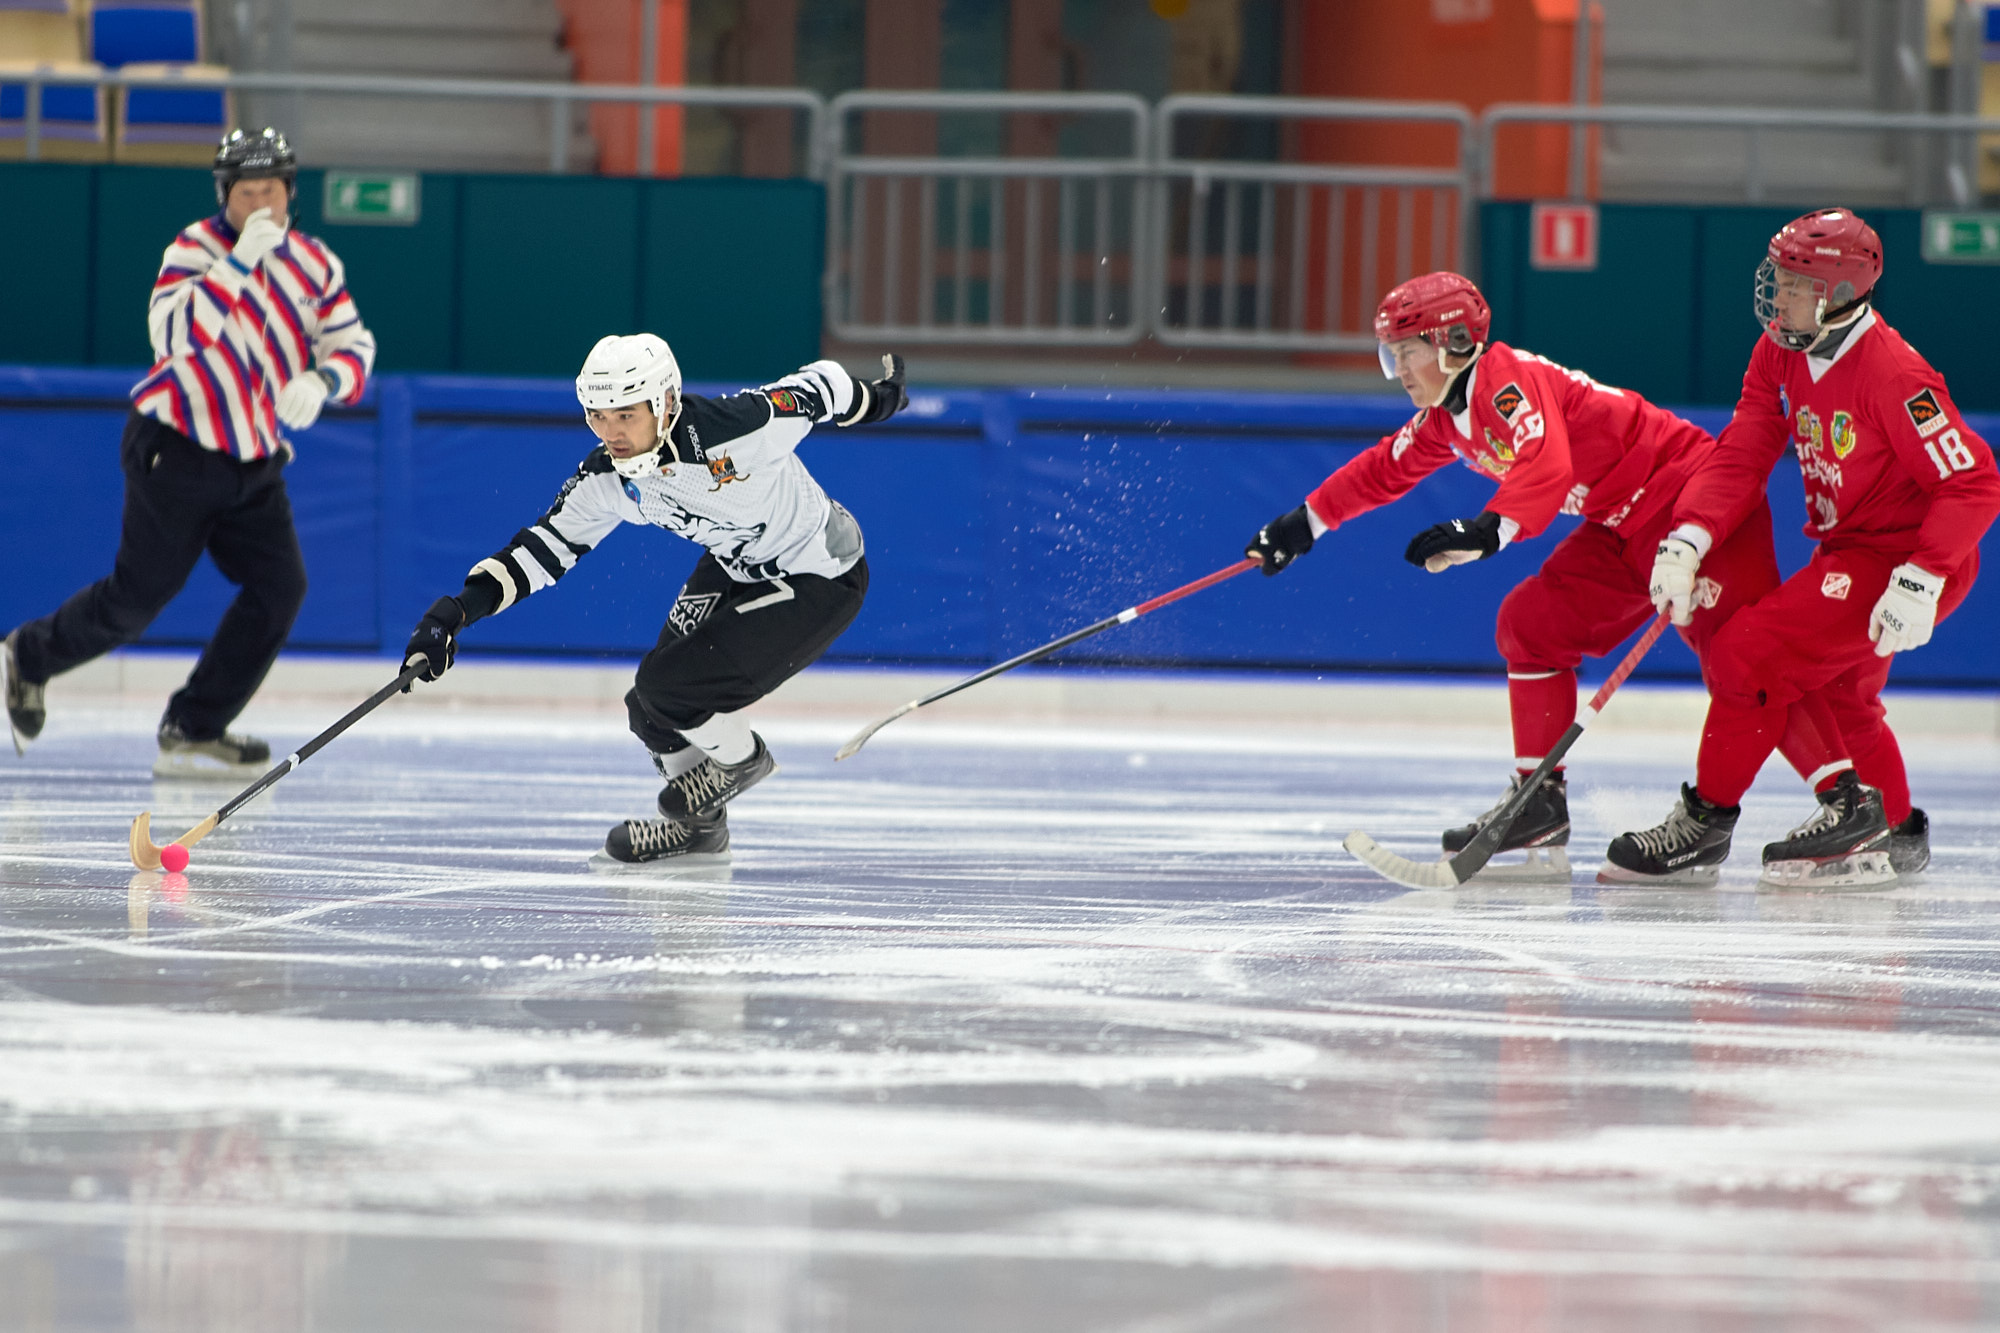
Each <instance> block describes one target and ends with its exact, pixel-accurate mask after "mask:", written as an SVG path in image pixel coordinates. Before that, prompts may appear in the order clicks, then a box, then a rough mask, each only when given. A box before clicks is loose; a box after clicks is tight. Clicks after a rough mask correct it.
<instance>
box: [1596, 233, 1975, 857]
mask: <svg viewBox="0 0 2000 1333" xmlns="http://www.w3.org/2000/svg"><path fill="white" fill-rule="evenodd" d="M1881 276H1882V243H1881V241H1880V240H1878V239H1877V237H1876V235H1875V232H1874V231H1873V229H1871V228H1870V227H1869V226H1868V224H1867V223H1865V222H1863V221H1862V220H1861V219H1860V218H1858V217H1856V216H1854V214H1853V213H1851V212H1849V211H1848V210H1846V209H1844V208H1832V209H1826V210H1823V211H1821V212H1816V213H1808V214H1807V215H1805V216H1804V217H1802V218H1799V219H1798V220H1797V221H1795V222H1792V223H1790V224H1788V225H1787V226H1786V227H1785V228H1784V229H1783V230H1781V231H1780V232H1779V233H1778V234H1777V235H1776V236H1774V237H1773V238H1772V239H1771V244H1770V248H1769V251H1768V253H1767V254H1766V257H1765V259H1764V262H1763V264H1762V265H1761V266H1760V267H1759V268H1758V270H1757V289H1756V311H1757V322H1758V323H1759V324H1760V325H1762V326H1763V329H1764V335H1765V336H1764V337H1763V338H1761V339H1759V340H1758V343H1757V349H1756V351H1754V352H1752V353H1751V355H1750V368H1749V370H1748V371H1747V372H1746V373H1745V374H1744V376H1743V396H1742V398H1741V399H1740V400H1738V402H1737V404H1736V415H1735V418H1734V419H1733V420H1732V421H1731V422H1730V423H1729V425H1728V427H1727V428H1726V429H1725V430H1724V431H1723V432H1722V437H1721V440H1720V441H1719V442H1718V444H1717V447H1716V449H1715V452H1714V454H1713V455H1712V456H1711V457H1710V458H1709V460H1708V462H1707V463H1706V465H1705V466H1704V467H1703V468H1702V470H1701V471H1700V472H1699V473H1697V474H1696V476H1695V478H1694V479H1693V480H1692V481H1691V482H1690V483H1689V484H1688V485H1687V487H1686V488H1685V489H1683V490H1682V492H1681V495H1680V499H1679V501H1678V502H1677V503H1676V504H1675V505H1674V520H1673V528H1672V531H1671V532H1670V533H1669V535H1668V537H1667V539H1666V540H1665V541H1664V542H1662V543H1661V545H1660V550H1659V555H1658V558H1657V561H1656V562H1655V565H1654V568H1653V579H1652V594H1653V598H1654V601H1655V603H1656V604H1657V605H1658V606H1659V607H1660V609H1662V610H1671V611H1672V613H1673V615H1674V617H1675V618H1676V620H1679V619H1681V618H1682V617H1684V616H1685V615H1686V614H1687V612H1688V610H1689V608H1690V606H1691V605H1693V604H1697V603H1698V602H1699V600H1700V599H1699V596H1698V595H1695V594H1692V593H1691V591H1690V590H1691V589H1693V588H1696V587H1698V586H1699V578H1700V575H1701V573H1702V572H1705V571H1706V570H1707V569H1708V567H1709V561H1710V560H1712V559H1713V558H1714V557H1713V555H1712V554H1711V550H1712V549H1714V550H1719V549H1720V548H1719V547H1715V548H1711V542H1712V540H1713V535H1714V534H1716V533H1724V532H1729V531H1731V530H1732V529H1733V528H1734V526H1735V525H1736V523H1737V522H1738V521H1739V520H1740V519H1741V517H1742V515H1744V514H1745V513H1747V512H1750V511H1752V510H1754V509H1755V508H1756V507H1757V506H1759V505H1760V504H1762V503H1763V497H1764V487H1765V483H1766V481H1767V479H1768V478H1769V476H1770V473H1771V468H1772V466H1773V465H1774V464H1775V463H1776V462H1777V460H1778V455H1779V454H1781V453H1783V452H1784V450H1785V446H1786V442H1787V436H1788V435H1789V437H1790V440H1791V442H1792V443H1793V445H1794V447H1795V448H1796V450H1797V454H1798V460H1799V469H1800V471H1801V472H1803V473H1804V475H1805V494H1806V511H1807V521H1806V529H1805V530H1806V534H1807V535H1808V536H1811V537H1816V538H1818V539H1819V548H1818V550H1817V551H1816V552H1815V553H1814V555H1813V558H1812V561H1811V562H1810V563H1809V564H1807V565H1806V567H1805V568H1804V569H1802V570H1800V571H1799V572H1798V573H1797V574H1794V575H1793V576H1792V577H1791V578H1789V579H1787V580H1786V581H1785V582H1784V584H1783V585H1782V586H1780V587H1779V588H1777V589H1775V590H1774V591H1772V592H1771V593H1770V594H1769V595H1767V596H1765V597H1763V598H1762V599H1760V600H1759V601H1758V602H1757V603H1756V604H1755V605H1753V606H1749V607H1746V608H1745V609H1744V610H1743V611H1741V612H1740V613H1738V614H1737V616H1736V617H1735V618H1734V619H1732V620H1731V621H1730V622H1729V624H1728V625H1727V626H1726V627H1725V628H1724V629H1723V631H1722V632H1721V633H1720V634H1719V635H1717V636H1716V639H1715V642H1714V644H1713V646H1712V647H1711V649H1710V651H1709V655H1708V660H1707V663H1706V675H1707V678H1708V687H1709V705H1708V721H1707V723H1706V725H1705V726H1704V727H1703V729H1702V737H1701V750H1700V755H1699V758H1698V760H1697V761H1696V767H1695V781H1694V785H1692V786H1684V787H1683V788H1682V789H1681V800H1680V803H1679V804H1678V805H1676V806H1675V807H1674V811H1673V813H1672V814H1671V815H1669V816H1668V817H1667V819H1666V821H1665V822H1664V823H1662V824H1660V825H1659V826H1657V827H1655V828H1652V829H1648V830H1646V831H1644V832H1640V833H1626V834H1622V835H1620V836H1619V837H1618V838H1617V839H1616V840H1615V841H1613V842H1612V844H1611V849H1610V851H1609V853H1608V857H1607V860H1606V862H1605V866H1604V869H1603V870H1602V871H1601V872H1600V874H1599V878H1600V879H1607V880H1613V881H1633V880H1644V881H1659V880H1686V879H1691V878H1692V879H1707V880H1713V879H1714V877H1715V874H1716V867H1718V866H1720V865H1721V864H1722V862H1723V860H1724V859H1725V858H1726V857H1727V856H1728V855H1729V838H1730V833H1731V830H1732V829H1733V828H1734V826H1735V824H1736V817H1737V815H1738V813H1739V809H1740V807H1739V805H1738V802H1740V801H1741V800H1742V797H1743V793H1744V792H1745V791H1747V790H1749V787H1750V783H1751V781H1752V780H1753V779H1754V778H1755V777H1756V775H1757V770H1758V768H1759V767H1761V766H1762V765H1763V762H1764V760H1765V758H1766V757H1767V756H1768V755H1769V754H1770V753H1771V749H1772V744H1773V741H1774V740H1775V739H1776V738H1777V737H1778V735H1779V734H1780V732H1781V731H1782V729H1783V728H1784V726H1785V719H1786V711H1785V710H1786V707H1787V705H1789V704H1790V703H1792V702H1793V701H1794V700H1796V699H1798V698H1799V697H1800V696H1801V694H1802V693H1804V692H1806V691H1816V692H1817V693H1819V694H1820V695H1821V696H1822V697H1823V698H1824V699H1825V701H1826V703H1827V705H1828V706H1829V707H1830V709H1831V711H1832V714H1833V717H1834V720H1835V724H1836V725H1837V726H1838V728H1839V730H1840V733H1841V739H1842V740H1843V741H1844V742H1845V744H1846V747H1847V749H1848V751H1849V752H1850V753H1851V754H1852V756H1853V758H1854V765H1855V767H1854V770H1853V771H1851V772H1848V773H1845V774H1842V775H1841V776H1840V778H1839V780H1838V781H1837V782H1836V783H1835V784H1834V785H1833V786H1832V787H1830V788H1828V789H1826V790H1823V791H1821V792H1820V794H1819V801H1820V808H1819V809H1818V810H1817V811H1816V812H1815V813H1814V815H1813V817H1812V818H1811V819H1809V820H1807V821H1806V822H1805V823H1804V824H1801V825H1800V826H1799V827H1798V828H1796V829H1794V830H1793V831H1792V833H1791V836H1789V837H1788V838H1786V839H1785V840H1784V841H1783V842H1777V843H1772V844H1771V845H1769V846H1767V847H1766V848H1765V849H1764V867H1765V869H1764V878H1765V880H1766V881H1767V882H1776V883H1784V884H1798V885H1805V886H1822V887H1838V886H1844V885H1853V884H1866V883H1880V882H1884V881H1887V880H1890V879H1893V878H1894V875H1895V872H1896V871H1897V870H1902V871H1904V872H1909V871H1914V870H1919V869H1922V867H1923V866H1924V864H1926V863H1927V862H1928V860H1929V858H1930V841H1929V828H1928V822H1929V821H1928V820H1927V819H1926V818H1925V816H1924V813H1923V812H1922V811H1921V810H1914V809H1912V808H1911V805H1910V784H1909V779H1908V777H1907V776H1906V775H1905V773H1904V771H1903V756H1902V753H1901V751H1900V750H1899V749H1898V748H1897V745H1896V738H1895V736H1894V734H1893V733H1891V732H1890V730H1889V728H1888V726H1887V725H1886V724H1885V722H1884V721H1883V709H1882V700H1881V693H1882V686H1883V684H1884V683H1885V682H1886V681H1887V680H1888V678H1889V664H1890V661H1891V660H1892V655H1893V654H1895V653H1899V652H1905V651H1908V650H1909V649H1912V648H1919V647H1922V646H1923V645H1924V644H1926V643H1928V642H1930V637H1931V630H1932V627H1933V626H1934V625H1935V624H1936V623H1937V622H1938V621H1940V620H1942V619H1944V618H1945V617H1946V616H1948V615H1950V614H1951V613H1952V611H1953V610H1955V609H1956V608H1957V606H1958V605H1959V603H1960V602H1962V601H1964V600H1965V595H1966V593H1967V592H1968V591H1970V590H1971V588H1972V582H1973V578H1974V577H1975V576H1976V575H1977V573H1978V570H1979V539H1980V538H1981V536H1983V535H1984V534H1985V532H1986V529H1987V527H1988V526H1989V525H1991V523H1992V522H1993V519H1994V516H1995V515H1996V514H2000V472H1997V471H1996V470H1995V468H1994V464H1993V451H1992V450H1991V449H1989V448H1988V447H1987V444H1986V441H1984V440H1982V439H1980V438H1979V436H1977V435H1975V434H1974V433H1973V432H1972V431H1971V430H1970V429H1969V428H1968V427H1967V426H1966V424H1965V421H1964V420H1963V418H1961V417H1960V416H1959V413H1958V409H1957V408H1956V407H1955V406H1953V405H1952V401H1951V396H1950V395H1949V394H1948V393H1946V392H1945V386H1944V380H1943V378H1942V377H1941V376H1940V375H1939V374H1938V373H1937V372H1936V371H1935V370H1933V369H1931V367H1930V365H1929V363H1927V362H1926V361H1925V360H1924V359H1923V358H1922V357H1921V356H1919V355H1917V353H1916V352H1915V351H1914V350H1912V349H1911V347H1910V345H1909V344H1908V343H1906V342H1904V341H1903V339H1902V338H1901V337H1900V336H1899V335H1898V334H1897V333H1896V331H1895V330H1894V329H1892V328H1890V327H1889V326H1888V324H1887V323H1885V322H1884V321H1883V320H1882V317H1881V316H1880V315H1879V314H1877V313H1876V312H1875V310H1874V309H1873V308H1872V307H1871V304H1870V298H1871V297H1872V295H1873V293H1874V288H1875V283H1876V280H1877V279H1878V278H1880V277H1881Z"/></svg>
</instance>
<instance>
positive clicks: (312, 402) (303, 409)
mask: <svg viewBox="0 0 2000 1333" xmlns="http://www.w3.org/2000/svg"><path fill="white" fill-rule="evenodd" d="M332 389H333V381H332V380H331V379H330V378H329V377H328V376H327V373H326V372H325V371H324V370H308V371H307V372H306V373H305V374H303V375H294V376H293V377H292V379H291V381H290V382H289V383H287V384H286V385H285V387H284V388H282V389H280V390H278V420H280V421H282V422H284V423H285V424H286V425H287V426H289V427H291V428H292V429H293V430H304V429H305V428H306V427H307V426H310V425H312V424H313V422H315V421H318V420H319V410H320V408H322V407H324V406H325V405H326V396H327V394H328V393H330V392H331V391H332Z"/></svg>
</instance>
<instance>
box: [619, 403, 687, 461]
mask: <svg viewBox="0 0 2000 1333" xmlns="http://www.w3.org/2000/svg"><path fill="white" fill-rule="evenodd" d="M680 419H681V396H680V395H679V394H675V395H674V406H673V410H672V411H670V412H668V413H667V416H666V424H665V425H664V426H663V427H662V428H661V430H660V434H659V438H658V439H656V440H654V441H653V447H652V448H650V449H648V450H647V451H646V452H645V453H643V454H634V455H632V456H631V457H630V458H619V457H618V456H617V455H615V454H614V455H612V458H611V466H612V467H613V468H614V469H615V470H616V471H617V473H618V475H619V476H621V477H629V478H630V479H632V480H633V481H637V480H639V478H641V477H652V476H657V475H659V471H660V463H661V462H662V461H663V460H671V461H673V462H676V463H678V462H680V454H679V452H678V451H676V450H675V448H674V446H673V440H672V436H673V433H674V423H675V422H676V421H679V420H680Z"/></svg>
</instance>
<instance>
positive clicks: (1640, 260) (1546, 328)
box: [1480, 203, 2000, 411]
mask: <svg viewBox="0 0 2000 1333" xmlns="http://www.w3.org/2000/svg"><path fill="white" fill-rule="evenodd" d="M1529 207H1530V206H1529V205H1528V204H1525V203H1494V204H1486V205H1484V206H1483V208H1482V209H1481V212H1480V256H1481V270H1480V274H1481V278H1480V281H1481V286H1482V287H1483V288H1484V290H1485V291H1486V293H1487V297H1488V299H1489V300H1490V301H1491V302H1492V303H1493V320H1494V332H1495V335H1496V336H1497V337H1500V338H1502V339H1504V340H1506V341H1507V342H1510V343H1514V342H1518V343H1520V344H1521V345H1522V346H1525V347H1527V348H1528V349H1529V350H1531V351H1536V352H1540V353H1542V354H1543V355H1544V356H1547V357H1550V358H1552V359H1554V360H1556V361H1561V362H1563V363H1565V364H1567V365H1572V366H1575V367H1577V368H1578V369H1580V370H1586V371H1589V372H1590V373H1591V374H1592V375H1594V376H1596V377H1597V378H1598V379H1600V380H1603V381H1604V382H1605V383H1608V384H1615V385H1619V386H1621V387H1623V388H1628V389H1633V390H1636V391H1638V392H1639V393H1642V394H1645V395H1646V396H1647V397H1649V398H1651V399H1653V400H1655V401H1656V402H1662V403H1680V404H1690V405H1692V404H1711V405H1725V406H1726V405H1730V404H1733V403H1734V402H1735V401H1736V396H1737V394H1738V392H1739V391H1740V389H1741V387H1742V384H1743V370H1744V367H1745V366H1746V365H1748V364H1749V361H1750V352H1751V349H1752V348H1754V347H1755V346H1756V345H1757V339H1758V337H1759V334H1758V331H1757V321H1756V318H1755V316H1754V315H1753V314H1752V313H1751V305H1752V297H1753V291H1754V287H1753V284H1754V281H1755V277H1756V272H1757V265H1758V264H1759V263H1760V262H1761V261H1762V260H1763V258H1764V250H1765V246H1766V245H1767V244H1768V243H1769V241H1770V239H1771V236H1772V233H1774V232H1776V231H1777V230H1778V228H1779V227H1782V226H1783V225H1784V224H1785V223H1787V222H1789V221H1791V220H1792V219H1793V218H1794V217H1797V216H1798V212H1799V210H1797V209H1795V208H1789V207H1787V208H1763V207H1756V208H1753V207H1721V206H1714V207H1706V206H1704V207H1690V206H1681V205H1668V204H1657V205H1634V204H1606V205H1604V206H1603V207H1602V209H1601V214H1600V216H1601V218H1602V235H1601V237H1600V245H1599V267H1598V269H1597V271H1596V272H1594V273H1586V274H1575V273H1558V272H1544V271H1538V270H1536V269H1533V268H1531V267H1529V265H1528V225H1527V224H1528V210H1529ZM1863 216H1864V217H1866V218H1867V219H1868V221H1869V223H1870V225H1872V226H1873V227H1874V228H1875V230H1876V232H1877V233H1878V234H1879V235H1880V236H1881V237H1882V249H1883V265H1884V267H1883V274H1882V281H1881V284H1880V286H1878V287H1877V288H1876V302H1875V304H1876V308H1877V309H1878V310H1879V311H1880V312H1881V314H1882V316H1883V318H1885V319H1887V320H1888V321H1889V323H1890V324H1891V325H1893V326H1894V327H1895V328H1896V330H1897V331H1898V332H1900V333H1901V334H1902V335H1903V337H1905V338H1906V339H1908V340H1909V342H1910V345H1911V346H1913V347H1915V348H1916V349H1917V351H1918V352H1920V353H1922V354H1923V356H1924V357H1925V358H1926V359H1927V360H1929V361H1930V363H1931V364H1932V365H1933V366H1935V367H1937V369H1938V370H1939V372H1940V373H1942V374H1943V375H1944V377H1945V380H1946V382H1947V383H1948V384H1949V385H1950V386H1951V392H1952V397H1953V398H1955V399H1956V400H1957V401H1958V404H1959V406H1961V407H1963V408H1968V409H1971V410H1976V411H1991V410H1994V409H1996V408H2000V376H1996V375H1994V374H1993V373H1992V371H1991V369H1990V364H1989V363H1990V359H1991V358H1990V355H1989V354H1988V353H1987V352H1986V351H1985V350H1984V349H1983V347H1982V345H1981V340H1980V338H1979V336H1978V334H1977V332H1976V330H1977V328H1978V327H1979V325H1978V324H1977V322H1976V321H1977V320H1978V318H1979V317H1981V316H1982V315H1983V314H1984V313H1985V312H1986V311H1988V310H1992V309H1996V308H2000V266H1996V265H1981V264H1932V263H1928V262H1926V261H1925V259H1924V257H1923V252H1922V248H1921V244H1920V241H1921V236H1920V234H1919V232H1920V227H1921V220H1922V216H1923V215H1922V213H1921V212H1920V211H1919V210H1917V209H1908V208H1904V209H1879V210H1869V211H1867V212H1865V213H1864V214H1863Z"/></svg>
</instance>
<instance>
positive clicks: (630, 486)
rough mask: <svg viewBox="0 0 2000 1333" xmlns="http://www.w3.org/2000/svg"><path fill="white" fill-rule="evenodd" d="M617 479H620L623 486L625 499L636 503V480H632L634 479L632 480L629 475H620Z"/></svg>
mask: <svg viewBox="0 0 2000 1333" xmlns="http://www.w3.org/2000/svg"><path fill="white" fill-rule="evenodd" d="M618 480H619V481H620V482H621V483H622V484H623V485H624V487H625V498H626V499H628V500H630V501H631V502H632V503H633V504H638V503H639V483H638V482H636V481H634V480H632V479H631V478H630V477H620V478H619V479H618Z"/></svg>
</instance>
